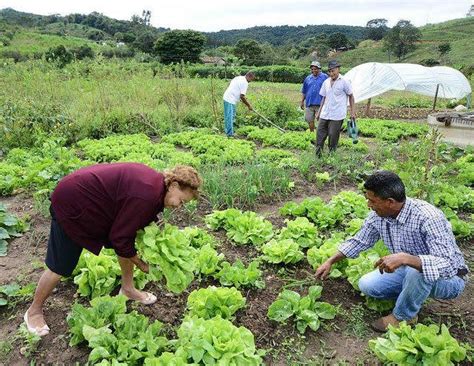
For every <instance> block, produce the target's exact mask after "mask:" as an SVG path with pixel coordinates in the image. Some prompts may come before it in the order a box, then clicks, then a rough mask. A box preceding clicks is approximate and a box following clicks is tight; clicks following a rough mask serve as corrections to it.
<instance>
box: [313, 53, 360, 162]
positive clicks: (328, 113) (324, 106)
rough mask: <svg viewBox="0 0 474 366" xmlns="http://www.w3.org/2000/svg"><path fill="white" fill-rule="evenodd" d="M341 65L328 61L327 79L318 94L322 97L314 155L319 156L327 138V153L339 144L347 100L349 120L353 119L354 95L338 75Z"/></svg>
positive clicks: (347, 82)
mask: <svg viewBox="0 0 474 366" xmlns="http://www.w3.org/2000/svg"><path fill="white" fill-rule="evenodd" d="M340 67H341V65H340V64H339V62H337V61H330V62H329V66H328V69H329V71H328V74H329V78H327V79H326V80H325V81H324V83H323V85H322V86H321V90H320V92H319V94H320V95H321V96H322V97H323V100H322V101H321V108H319V111H318V114H317V116H316V119H319V124H318V130H317V132H316V155H318V156H320V155H321V152H322V150H323V146H324V142H325V141H326V138H327V137H328V136H329V151H335V150H336V147H337V144H338V142H339V135H340V133H341V127H342V122H343V121H344V118H346V114H347V99H349V105H350V108H351V118H355V103H354V95H353V94H352V86H351V83H350V82H349V81H348V80H346V79H344V78H343V77H342V75H340V74H339V68H340Z"/></svg>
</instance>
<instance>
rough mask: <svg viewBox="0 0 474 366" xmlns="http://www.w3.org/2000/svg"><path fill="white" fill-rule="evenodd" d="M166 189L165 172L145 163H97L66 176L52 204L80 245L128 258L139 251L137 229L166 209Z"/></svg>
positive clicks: (66, 228) (58, 217)
mask: <svg viewBox="0 0 474 366" xmlns="http://www.w3.org/2000/svg"><path fill="white" fill-rule="evenodd" d="M165 193H166V189H165V182H164V176H163V174H161V173H158V172H157V171H155V170H153V169H151V168H149V167H147V166H145V165H143V164H137V163H114V164H97V165H92V166H89V167H85V168H81V169H79V170H77V171H75V172H74V173H71V174H69V175H68V176H66V177H64V178H63V179H62V180H61V181H60V182H59V184H58V186H57V187H56V189H55V190H54V192H53V194H52V196H51V204H52V207H53V210H54V212H55V215H56V219H57V221H58V222H59V224H60V225H61V227H62V228H63V229H64V231H65V232H66V234H67V235H68V236H69V237H70V238H71V239H72V240H73V241H74V242H75V243H77V244H78V245H79V246H81V247H83V248H86V249H88V250H89V251H91V252H92V253H94V254H96V255H98V254H99V253H100V250H101V249H102V247H104V246H105V247H109V248H110V247H111V248H113V249H114V250H115V252H116V253H117V254H118V255H119V256H121V257H125V258H130V257H133V256H134V255H135V254H136V252H137V251H136V249H135V247H134V242H135V235H136V232H137V230H139V229H143V228H144V227H145V226H146V225H148V224H149V223H150V222H152V221H154V220H155V218H156V215H157V214H158V213H159V212H161V211H163V205H164V197H165Z"/></svg>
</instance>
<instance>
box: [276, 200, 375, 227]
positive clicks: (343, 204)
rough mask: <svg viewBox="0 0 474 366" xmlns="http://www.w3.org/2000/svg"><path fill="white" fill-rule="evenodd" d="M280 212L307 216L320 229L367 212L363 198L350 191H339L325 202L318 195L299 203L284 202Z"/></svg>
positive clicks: (362, 215)
mask: <svg viewBox="0 0 474 366" xmlns="http://www.w3.org/2000/svg"><path fill="white" fill-rule="evenodd" d="M280 213H281V214H282V215H287V216H296V217H308V218H309V219H310V220H311V221H312V222H313V223H314V224H315V225H317V226H318V228H320V229H330V228H333V227H336V226H338V225H339V224H340V223H341V222H342V221H343V220H346V219H347V218H365V217H366V216H367V214H368V213H369V209H368V207H367V202H366V200H365V198H364V197H363V196H362V195H360V194H358V193H356V192H352V191H341V192H339V193H338V194H337V195H335V196H333V198H332V199H331V201H330V202H329V203H328V204H326V203H324V201H323V200H322V199H321V198H319V197H314V198H307V199H305V200H303V201H302V202H301V203H300V204H297V203H295V202H288V203H286V204H285V205H284V206H283V207H282V208H281V209H280Z"/></svg>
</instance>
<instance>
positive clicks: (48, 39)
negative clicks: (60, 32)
mask: <svg viewBox="0 0 474 366" xmlns="http://www.w3.org/2000/svg"><path fill="white" fill-rule="evenodd" d="M85 44H86V45H88V46H90V47H91V48H92V49H93V50H94V51H98V50H99V49H101V48H103V46H101V45H99V44H97V43H95V42H93V41H89V40H87V39H84V38H78V37H72V36H57V35H52V34H40V33H36V32H26V31H22V32H18V33H15V35H14V37H13V39H12V40H11V43H10V45H8V46H0V53H1V52H3V51H16V52H19V53H21V54H23V55H29V56H30V55H33V54H35V53H39V52H45V51H47V50H48V49H49V48H50V47H56V46H59V45H64V46H65V47H66V48H75V47H80V46H82V45H85Z"/></svg>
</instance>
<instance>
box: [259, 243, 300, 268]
mask: <svg viewBox="0 0 474 366" xmlns="http://www.w3.org/2000/svg"><path fill="white" fill-rule="evenodd" d="M261 251H262V253H263V257H262V259H263V260H265V261H267V262H270V263H275V264H277V263H285V264H288V263H297V262H299V261H300V260H301V259H303V258H304V254H303V252H302V251H301V250H300V247H299V245H298V243H297V242H295V241H294V240H292V239H279V240H270V241H269V242H268V243H266V244H264V245H263V246H262V248H261Z"/></svg>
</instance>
